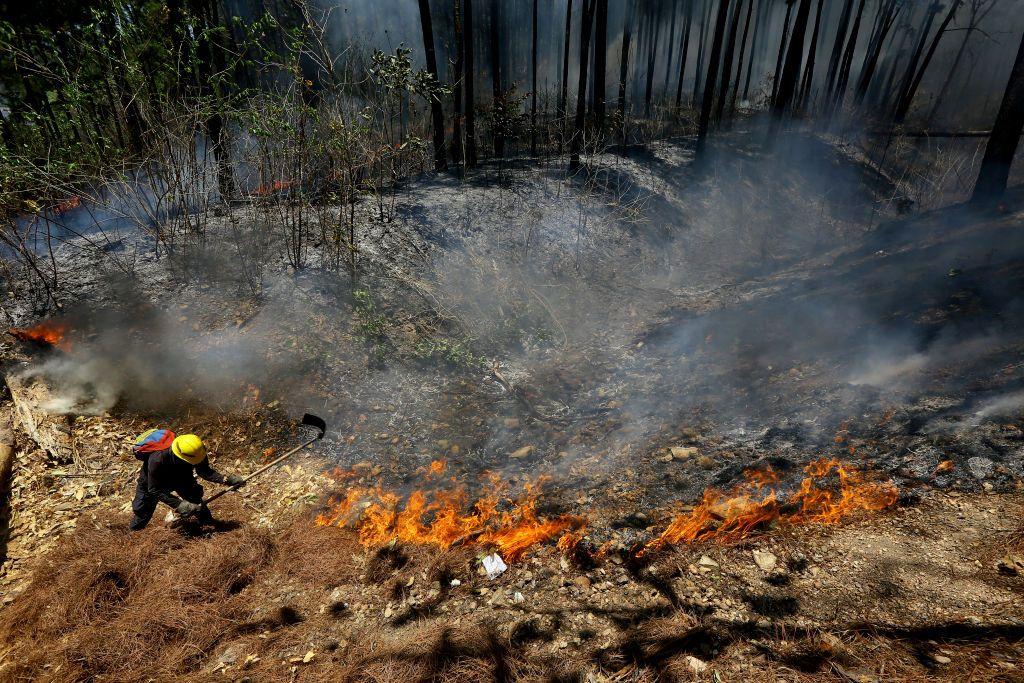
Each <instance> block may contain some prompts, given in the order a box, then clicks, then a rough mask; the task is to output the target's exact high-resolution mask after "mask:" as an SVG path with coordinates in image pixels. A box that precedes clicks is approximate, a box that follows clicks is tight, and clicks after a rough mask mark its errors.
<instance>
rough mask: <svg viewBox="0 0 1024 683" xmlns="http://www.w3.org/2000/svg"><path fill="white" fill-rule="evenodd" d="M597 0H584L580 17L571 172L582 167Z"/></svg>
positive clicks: (570, 147) (571, 144) (571, 143)
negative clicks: (578, 76)
mask: <svg viewBox="0 0 1024 683" xmlns="http://www.w3.org/2000/svg"><path fill="white" fill-rule="evenodd" d="M596 2H597V0H583V8H582V9H583V12H582V15H583V16H582V17H581V18H580V74H579V75H580V78H579V87H578V88H577V90H576V122H575V126H574V129H573V133H572V140H571V141H570V143H569V172H570V173H575V172H576V171H578V170H579V168H580V150H581V149H582V148H583V136H584V124H585V123H586V116H587V67H588V66H589V64H590V33H591V25H592V24H593V23H594V6H595V3H596Z"/></svg>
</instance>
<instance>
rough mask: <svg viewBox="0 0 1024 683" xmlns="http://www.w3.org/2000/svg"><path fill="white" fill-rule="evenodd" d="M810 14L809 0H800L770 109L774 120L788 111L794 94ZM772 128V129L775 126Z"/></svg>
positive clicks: (798, 77) (780, 117)
mask: <svg viewBox="0 0 1024 683" xmlns="http://www.w3.org/2000/svg"><path fill="white" fill-rule="evenodd" d="M810 14H811V0H800V7H799V8H798V9H797V11H796V20H795V21H794V22H793V35H792V36H791V37H790V39H789V48H788V49H787V50H786V64H785V66H783V68H782V78H780V79H779V91H778V94H777V96H776V98H775V104H774V107H773V111H772V113H773V114H774V118H775V120H776V122H778V121H779V120H781V119H782V117H783V116H784V115H785V114H786V113H787V112H788V111H789V108H790V105H791V104H792V102H793V96H794V95H795V94H796V84H797V81H798V80H799V79H800V63H801V62H802V61H803V57H804V36H805V35H806V34H807V20H808V18H809V17H810ZM772 128H773V129H774V128H775V126H772Z"/></svg>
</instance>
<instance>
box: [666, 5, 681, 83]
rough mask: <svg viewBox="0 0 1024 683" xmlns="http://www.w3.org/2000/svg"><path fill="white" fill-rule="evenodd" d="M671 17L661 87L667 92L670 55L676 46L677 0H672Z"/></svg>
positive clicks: (670, 63) (673, 53) (670, 75)
mask: <svg viewBox="0 0 1024 683" xmlns="http://www.w3.org/2000/svg"><path fill="white" fill-rule="evenodd" d="M671 11H672V19H671V21H670V22H669V27H668V58H667V59H666V63H665V87H664V88H662V90H663V91H664V92H666V93H667V92H668V91H669V90H668V85H669V82H670V81H671V80H672V57H674V56H675V47H676V15H677V14H678V13H679V0H672V10H671Z"/></svg>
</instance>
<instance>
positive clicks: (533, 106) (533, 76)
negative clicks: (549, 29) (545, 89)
mask: <svg viewBox="0 0 1024 683" xmlns="http://www.w3.org/2000/svg"><path fill="white" fill-rule="evenodd" d="M530 26H531V28H532V34H531V35H532V37H531V41H530V81H531V83H532V85H531V87H530V156H534V157H535V156H537V0H533V12H532V15H531V21H530Z"/></svg>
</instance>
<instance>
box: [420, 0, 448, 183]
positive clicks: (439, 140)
mask: <svg viewBox="0 0 1024 683" xmlns="http://www.w3.org/2000/svg"><path fill="white" fill-rule="evenodd" d="M419 6H420V27H421V28H422V29H423V53H424V55H425V56H426V61H427V71H429V72H430V75H431V76H433V78H434V83H435V84H437V83H440V82H441V80H440V78H439V77H438V72H437V53H436V52H434V26H433V22H432V21H431V17H430V0H419ZM430 118H431V121H432V122H433V124H434V168H435V169H436V170H438V171H444V170H447V169H448V160H447V156H446V155H445V153H444V110H442V109H441V98H440V97H438V96H436V95H431V97H430Z"/></svg>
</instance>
